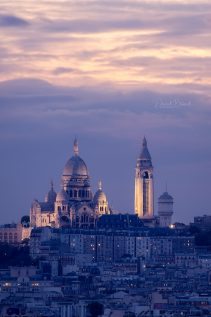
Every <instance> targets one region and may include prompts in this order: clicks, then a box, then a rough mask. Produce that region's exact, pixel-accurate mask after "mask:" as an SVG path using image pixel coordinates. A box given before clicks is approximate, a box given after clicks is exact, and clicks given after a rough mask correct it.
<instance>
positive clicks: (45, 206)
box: [39, 202, 54, 212]
mask: <svg viewBox="0 0 211 317" xmlns="http://www.w3.org/2000/svg"><path fill="white" fill-rule="evenodd" d="M39 205H40V209H41V212H49V211H50V212H53V211H54V204H53V203H50V202H39Z"/></svg>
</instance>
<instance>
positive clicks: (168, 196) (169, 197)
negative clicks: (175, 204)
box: [159, 192, 173, 200]
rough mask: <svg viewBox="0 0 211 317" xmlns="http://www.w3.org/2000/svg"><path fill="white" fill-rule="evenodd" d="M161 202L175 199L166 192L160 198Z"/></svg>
mask: <svg viewBox="0 0 211 317" xmlns="http://www.w3.org/2000/svg"><path fill="white" fill-rule="evenodd" d="M159 200H173V197H172V196H171V195H169V193H168V192H164V193H163V194H162V195H161V196H160V197H159Z"/></svg>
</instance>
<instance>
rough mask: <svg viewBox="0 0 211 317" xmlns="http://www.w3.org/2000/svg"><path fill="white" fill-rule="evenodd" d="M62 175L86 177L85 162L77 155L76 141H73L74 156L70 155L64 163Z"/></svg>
mask: <svg viewBox="0 0 211 317" xmlns="http://www.w3.org/2000/svg"><path fill="white" fill-rule="evenodd" d="M63 175H64V176H86V177H88V169H87V166H86V164H85V162H84V161H83V160H82V158H81V157H80V156H79V149H78V142H77V140H75V141H74V156H72V157H71V158H70V159H69V160H68V161H67V163H66V165H65V167H64V170H63Z"/></svg>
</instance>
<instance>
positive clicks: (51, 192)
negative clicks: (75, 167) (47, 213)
mask: <svg viewBox="0 0 211 317" xmlns="http://www.w3.org/2000/svg"><path fill="white" fill-rule="evenodd" d="M45 201H46V202H48V203H55V201H56V192H55V191H54V188H53V182H52V181H51V189H50V190H49V192H48V193H47V195H46V197H45Z"/></svg>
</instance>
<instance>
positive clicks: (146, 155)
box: [140, 137, 151, 160]
mask: <svg viewBox="0 0 211 317" xmlns="http://www.w3.org/2000/svg"><path fill="white" fill-rule="evenodd" d="M140 159H141V160H151V155H150V153H149V150H148V147H147V140H146V138H145V137H144V139H143V143H142V151H141V155H140Z"/></svg>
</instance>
